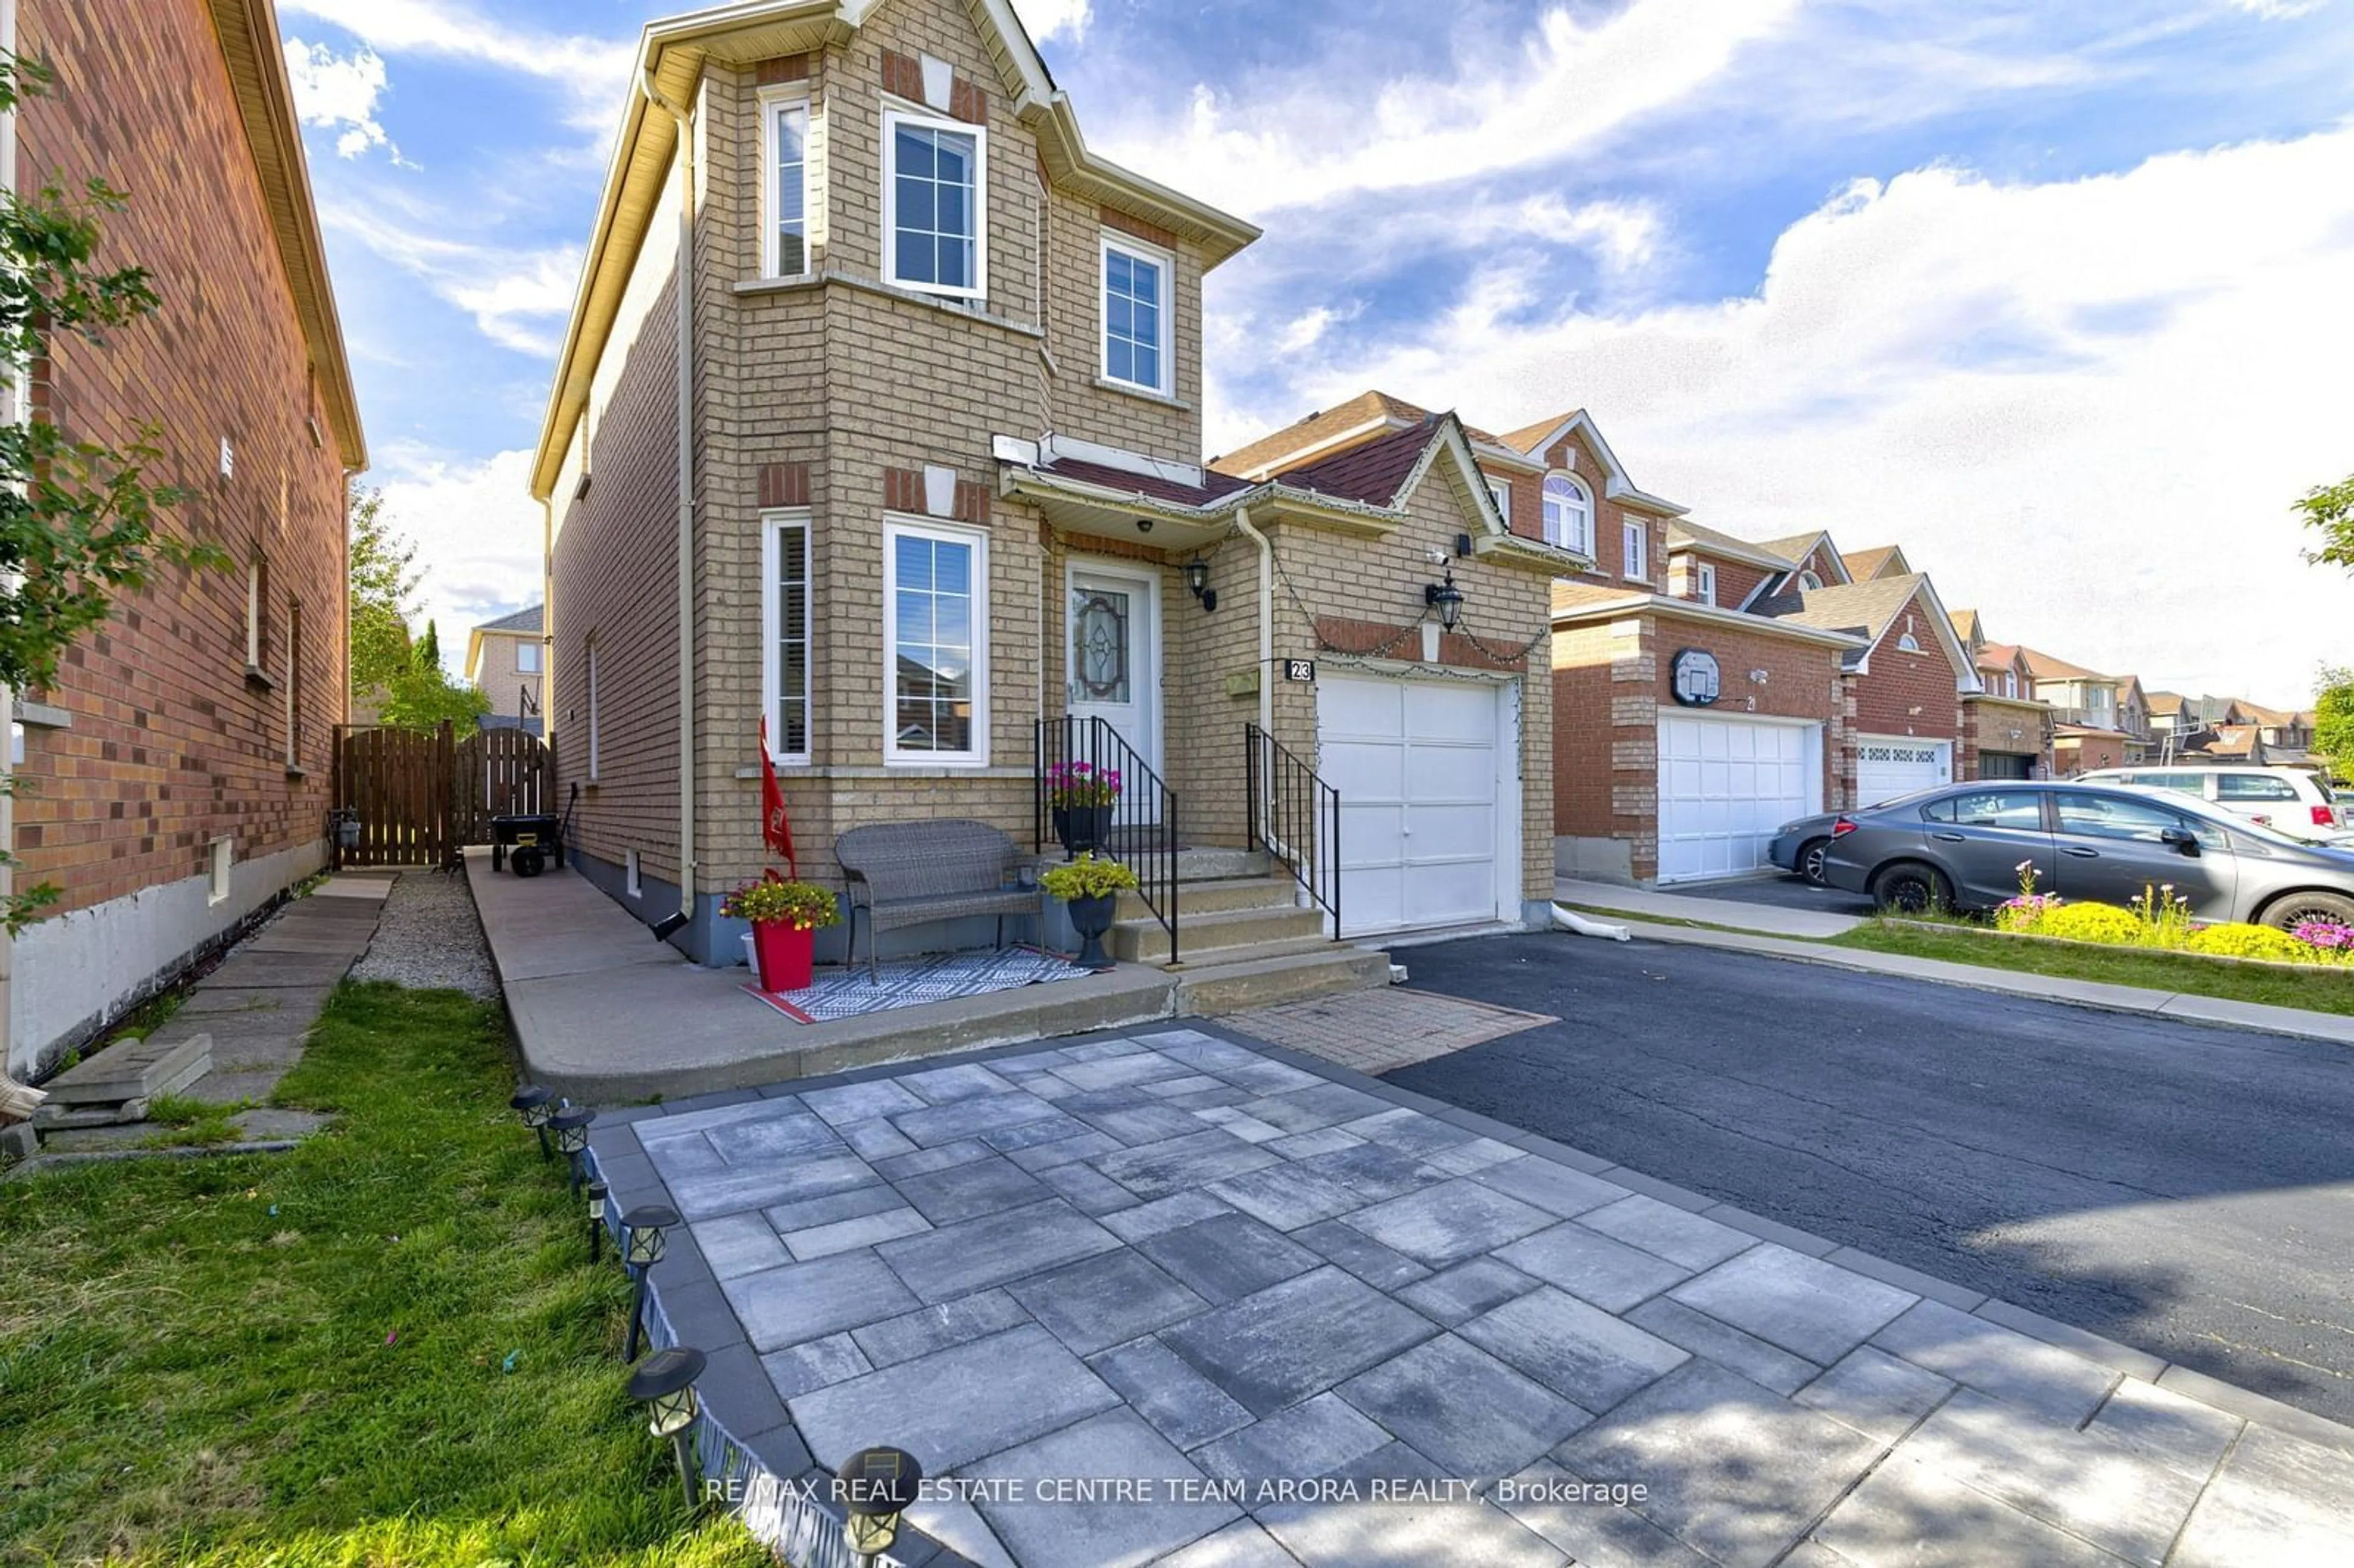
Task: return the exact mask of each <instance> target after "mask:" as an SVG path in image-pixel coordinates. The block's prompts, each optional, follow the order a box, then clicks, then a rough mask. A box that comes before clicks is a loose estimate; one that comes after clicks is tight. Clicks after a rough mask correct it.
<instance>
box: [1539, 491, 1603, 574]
mask: <svg viewBox="0 0 2354 1568" xmlns="http://www.w3.org/2000/svg"><path fill="white" fill-rule="evenodd" d="M1544 536H1545V543H1546V544H1548V545H1558V546H1561V547H1562V548H1563V549H1564V550H1575V551H1576V552H1577V553H1578V554H1579V555H1581V556H1590V555H1592V554H1594V498H1593V497H1592V496H1591V495H1589V494H1587V493H1586V491H1585V485H1584V484H1583V483H1582V482H1579V480H1578V479H1577V478H1576V476H1575V475H1574V474H1566V473H1549V474H1547V475H1545V482H1544Z"/></svg>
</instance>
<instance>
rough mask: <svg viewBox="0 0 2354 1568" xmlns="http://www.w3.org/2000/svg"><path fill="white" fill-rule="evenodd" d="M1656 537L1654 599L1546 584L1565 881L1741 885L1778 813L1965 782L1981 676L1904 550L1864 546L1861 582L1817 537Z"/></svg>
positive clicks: (1684, 520) (1667, 528)
mask: <svg viewBox="0 0 2354 1568" xmlns="http://www.w3.org/2000/svg"><path fill="white" fill-rule="evenodd" d="M1614 461H1615V460H1614ZM1663 535H1664V547H1665V549H1666V552H1667V556H1668V566H1667V572H1666V575H1665V577H1664V578H1663V579H1662V580H1661V582H1660V583H1659V585H1658V587H1657V588H1647V589H1645V590H1644V591H1640V592H1629V591H1628V590H1626V589H1624V588H1620V589H1617V590H1611V589H1607V588H1602V587H1600V586H1599V585H1593V584H1581V583H1578V582H1575V581H1571V582H1564V583H1563V584H1561V585H1558V586H1557V587H1556V588H1555V590H1554V596H1553V663H1554V682H1555V696H1554V711H1555V728H1554V734H1555V737H1556V741H1555V748H1554V749H1555V767H1554V780H1553V790H1554V800H1555V810H1554V816H1555V832H1556V833H1557V835H1558V837H1557V840H1556V853H1557V855H1558V857H1559V864H1560V868H1561V870H1562V871H1563V872H1564V874H1570V875H1582V876H1596V877H1603V878H1606V879H1612V880H1627V881H1634V882H1639V883H1650V882H1660V883H1674V882H1682V881H1691V880H1697V879H1702V878H1707V877H1712V876H1731V875H1742V874H1749V873H1753V872H1755V871H1757V870H1760V869H1762V868H1763V867H1764V866H1765V863H1766V862H1765V848H1766V844H1767V842H1769V841H1770V839H1771V838H1772V836H1773V833H1774V831H1775V829H1776V828H1777V827H1778V826H1780V824H1781V823H1783V822H1784V821H1788V820H1789V819H1791V818H1794V817H1800V816H1806V815H1809V814H1811V813H1814V812H1817V811H1821V810H1828V809H1834V808H1838V807H1841V806H1848V805H1853V804H1855V803H1857V802H1858V801H1859V800H1862V801H1866V802H1869V801H1872V800H1882V799H1885V798H1887V797H1888V796H1891V795H1894V794H1899V793H1902V792H1903V791H1905V790H1907V789H1917V788H1920V787H1922V786H1924V785H1926V784H1930V783H1936V782H1942V781H1944V780H1946V779H1952V778H1955V777H1957V776H1958V777H1967V776H1968V775H1967V773H1957V771H1956V769H1957V768H1959V767H1960V766H1961V765H1962V759H1963V752H1964V745H1963V735H1964V727H1963V722H1962V707H1961V705H1962V703H1963V702H1964V701H1965V700H1966V699H1967V696H1968V695H1969V694H1971V693H1972V692H1973V691H1974V690H1975V688H1976V687H1977V685H1978V677H1977V675H1976V673H1974V672H1973V670H1972V668H1971V665H1970V662H1969V659H1968V656H1967V654H1966V653H1965V652H1964V651H1963V649H1962V646H1961V644H1960V642H1959V641H1958V639H1956V636H1955V634H1954V630H1953V626H1952V620H1951V617H1950V616H1949V615H1948V613H1947V611H1946V609H1945V607H1944V606H1943V605H1942V604H1941V603H1939V602H1938V599H1937V597H1936V590H1935V588H1934V587H1933V586H1932V585H1931V584H1930V582H1929V580H1928V578H1926V577H1923V576H1921V575H1920V574H1918V573H1915V572H1914V571H1912V570H1911V569H1910V564H1909V563H1908V562H1907V561H1906V560H1905V559H1904V556H1903V552H1902V551H1901V550H1899V549H1897V548H1895V547H1894V546H1883V547H1882V548H1879V549H1875V550H1872V551H1869V552H1863V553H1861V556H1862V558H1863V559H1864V560H1865V564H1866V565H1867V567H1869V572H1868V575H1863V576H1859V575H1858V574H1857V572H1856V570H1855V568H1854V565H1853V562H1854V560H1855V559H1856V558H1857V557H1850V556H1844V555H1842V554H1841V552H1840V550H1839V548H1838V546H1837V545H1836V544H1834V543H1833V542H1832V540H1831V538H1830V536H1829V535H1828V534H1825V533H1814V534H1807V535H1797V536H1795V537H1792V538H1787V539H1781V540H1775V541H1768V542H1765V543H1758V542H1753V541H1750V540H1745V539H1740V538H1736V537H1734V535H1729V534H1725V533H1723V532H1721V531H1719V530H1717V529H1714V528H1710V527H1705V526H1702V525H1701V524H1695V523H1693V522H1691V520H1690V519H1689V518H1688V517H1684V516H1682V515H1681V514H1669V516H1668V518H1667V520H1666V522H1665V525H1664V529H1663ZM1660 589H1664V591H1659V590H1660Z"/></svg>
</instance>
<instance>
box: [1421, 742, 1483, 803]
mask: <svg viewBox="0 0 2354 1568" xmlns="http://www.w3.org/2000/svg"><path fill="white" fill-rule="evenodd" d="M1405 789H1406V798H1407V799H1408V800H1413V801H1415V802H1416V803H1417V804H1419V803H1421V802H1424V801H1455V800H1494V799H1495V798H1496V752H1495V748H1494V747H1477V748H1474V747H1468V746H1416V747H1412V748H1411V749H1410V750H1408V751H1407V752H1406V754H1405Z"/></svg>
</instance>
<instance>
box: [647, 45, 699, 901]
mask: <svg viewBox="0 0 2354 1568" xmlns="http://www.w3.org/2000/svg"><path fill="white" fill-rule="evenodd" d="M638 90H639V91H640V92H642V93H643V94H645V98H646V101H647V102H649V103H652V105H654V106H655V107H656V108H658V109H660V110H662V111H663V112H664V113H666V114H668V115H669V116H670V117H671V119H672V120H673V121H675V122H677V124H678V185H679V191H678V202H679V205H678V270H677V274H676V278H677V282H676V287H677V290H678V910H677V912H676V913H675V914H672V915H666V916H663V918H662V919H660V920H658V921H656V922H655V923H654V928H653V930H654V937H655V938H656V939H657V940H660V941H668V940H669V939H670V938H672V937H673V936H675V935H677V934H678V932H679V931H680V930H681V929H683V928H684V927H685V926H686V925H687V923H688V922H689V921H691V920H693V919H694V918H695V116H694V114H693V112H692V111H688V110H685V109H682V108H680V107H679V106H678V105H677V104H675V103H673V102H672V101H670V100H669V99H667V98H664V97H663V93H662V90H661V89H660V88H658V87H656V86H655V85H654V79H653V69H652V67H651V66H648V67H646V68H644V69H642V70H640V71H639V73H638Z"/></svg>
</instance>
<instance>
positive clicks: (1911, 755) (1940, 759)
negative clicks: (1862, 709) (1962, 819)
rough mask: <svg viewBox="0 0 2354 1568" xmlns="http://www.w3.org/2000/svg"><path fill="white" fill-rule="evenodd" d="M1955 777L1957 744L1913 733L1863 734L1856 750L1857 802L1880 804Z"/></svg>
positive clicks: (1933, 787)
mask: <svg viewBox="0 0 2354 1568" xmlns="http://www.w3.org/2000/svg"><path fill="white" fill-rule="evenodd" d="M1953 779H1954V743H1953V742H1952V741H1950V740H1918V739H1915V738H1914V737H1913V736H1893V735H1860V736H1856V750H1855V803H1856V804H1857V805H1858V806H1859V807H1862V806H1877V805H1879V804H1880V803H1881V802H1882V800H1894V799H1895V798H1896V797H1897V796H1899V795H1909V794H1911V793H1912V792H1913V791H1914V790H1915V789H1935V788H1936V787H1937V786H1938V785H1940V784H1950V783H1952V782H1953Z"/></svg>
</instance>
